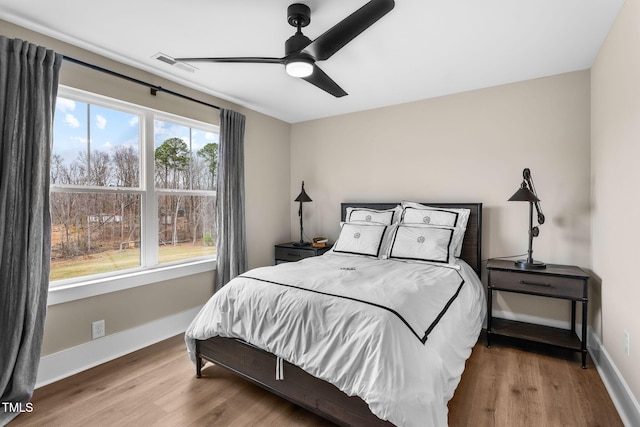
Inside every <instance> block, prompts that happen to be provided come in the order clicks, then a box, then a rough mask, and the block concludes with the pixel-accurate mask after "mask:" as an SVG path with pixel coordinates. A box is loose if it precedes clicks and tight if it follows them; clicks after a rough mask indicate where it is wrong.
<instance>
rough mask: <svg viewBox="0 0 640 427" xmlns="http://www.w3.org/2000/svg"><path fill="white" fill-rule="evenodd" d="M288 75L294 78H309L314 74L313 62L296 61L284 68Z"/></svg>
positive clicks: (290, 62)
mask: <svg viewBox="0 0 640 427" xmlns="http://www.w3.org/2000/svg"><path fill="white" fill-rule="evenodd" d="M284 67H285V69H286V70H287V74H289V75H290V76H293V77H308V76H310V75H311V74H313V62H312V61H310V60H308V59H302V58H300V59H295V60H293V61H289V62H287V63H286V65H285V66H284Z"/></svg>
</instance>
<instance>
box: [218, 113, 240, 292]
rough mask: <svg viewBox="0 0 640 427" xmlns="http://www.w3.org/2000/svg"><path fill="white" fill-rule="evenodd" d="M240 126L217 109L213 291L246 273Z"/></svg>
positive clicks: (235, 118) (234, 117) (233, 115)
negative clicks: (215, 270) (218, 125)
mask: <svg viewBox="0 0 640 427" xmlns="http://www.w3.org/2000/svg"><path fill="white" fill-rule="evenodd" d="M244 123H245V117H244V116H243V115H242V114H240V113H238V112H235V111H231V110H225V109H220V144H219V146H218V179H217V182H216V185H217V188H216V228H217V233H218V234H217V238H216V248H217V249H216V253H217V272H216V283H215V290H216V291H217V290H218V289H220V288H221V287H222V286H224V285H226V284H227V282H229V280H231V279H233V278H234V277H236V276H237V275H239V274H242V273H244V272H245V271H246V270H247V239H246V232H245V214H244Z"/></svg>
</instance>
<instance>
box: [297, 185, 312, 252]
mask: <svg viewBox="0 0 640 427" xmlns="http://www.w3.org/2000/svg"><path fill="white" fill-rule="evenodd" d="M295 201H296V202H300V208H299V209H298V216H299V217H300V241H299V242H294V243H293V245H294V246H308V245H309V242H305V241H304V238H303V237H302V236H303V233H302V204H303V203H306V202H311V201H312V200H311V197H309V195H308V194H307V192H306V191H304V181H302V191H300V194H298V197H296V199H295Z"/></svg>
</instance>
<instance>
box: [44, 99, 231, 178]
mask: <svg viewBox="0 0 640 427" xmlns="http://www.w3.org/2000/svg"><path fill="white" fill-rule="evenodd" d="M88 108H89V107H88V105H87V104H86V103H84V102H78V101H73V100H70V99H66V98H61V97H58V99H57V102H56V112H55V117H54V127H53V128H54V135H53V153H54V154H58V155H60V156H62V157H63V158H64V160H65V164H67V165H68V164H70V163H71V162H73V161H74V160H76V159H77V158H78V154H79V153H80V152H81V151H84V152H86V151H87V150H88V149H89V147H90V149H91V150H92V151H93V150H100V151H105V152H108V153H110V154H111V151H112V150H113V149H114V148H115V147H117V146H121V145H123V146H131V147H134V149H135V150H136V151H137V152H138V153H139V152H140V131H139V128H140V125H139V118H138V116H137V115H135V114H130V113H126V112H122V111H117V110H114V109H111V108H106V107H101V106H98V105H91V106H90V119H89V120H88V118H87V110H88ZM88 121H90V123H91V127H90V129H88V128H87V122H88ZM154 127H155V135H154V147H158V146H159V145H160V144H162V142H163V141H165V140H166V139H168V138H172V137H178V138H182V139H183V140H184V141H185V142H186V143H187V145H189V127H187V126H182V125H177V124H174V123H170V122H166V121H159V120H156V121H155V126H154ZM88 130H89V131H90V138H91V141H90V144H89V145H88V144H87V140H88V136H89V135H88V132H87V131H88ZM209 142H218V134H217V133H212V132H205V131H202V130H198V129H193V130H192V135H191V149H192V151H194V152H195V151H197V150H199V149H200V148H202V147H204V146H205V145H206V144H208V143H209Z"/></svg>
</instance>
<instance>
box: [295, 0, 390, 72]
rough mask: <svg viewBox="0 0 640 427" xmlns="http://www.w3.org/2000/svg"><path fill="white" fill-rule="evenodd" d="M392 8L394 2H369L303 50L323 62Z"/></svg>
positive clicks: (382, 0)
mask: <svg viewBox="0 0 640 427" xmlns="http://www.w3.org/2000/svg"><path fill="white" fill-rule="evenodd" d="M394 6H395V2H394V0H371V1H370V2H369V3H367V4H365V5H364V6H362V7H361V8H360V9H358V10H356V11H355V12H353V13H352V14H351V15H349V16H347V17H346V18H345V19H343V20H342V21H340V22H339V23H337V24H336V25H334V26H333V27H331V29H329V30H328V31H327V32H325V33H324V34H322V35H321V36H320V37H318V38H317V39H315V40H314V41H312V42H311V44H309V45H308V46H307V47H306V48H304V50H305V51H307V52H309V53H310V54H311V55H313V57H314V58H315V59H316V60H317V61H324V60H326V59H328V58H330V57H331V56H332V55H333V54H334V53H336V52H337V51H338V50H340V49H341V48H342V47H343V46H344V45H346V44H347V43H349V42H350V41H351V40H353V39H354V38H355V37H356V36H357V35H358V34H360V33H362V32H363V31H364V30H366V29H367V28H369V27H370V26H371V25H373V24H374V23H375V22H376V21H378V20H379V19H380V18H382V17H383V16H384V15H386V14H387V13H389V11H391V9H393V7H394Z"/></svg>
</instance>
